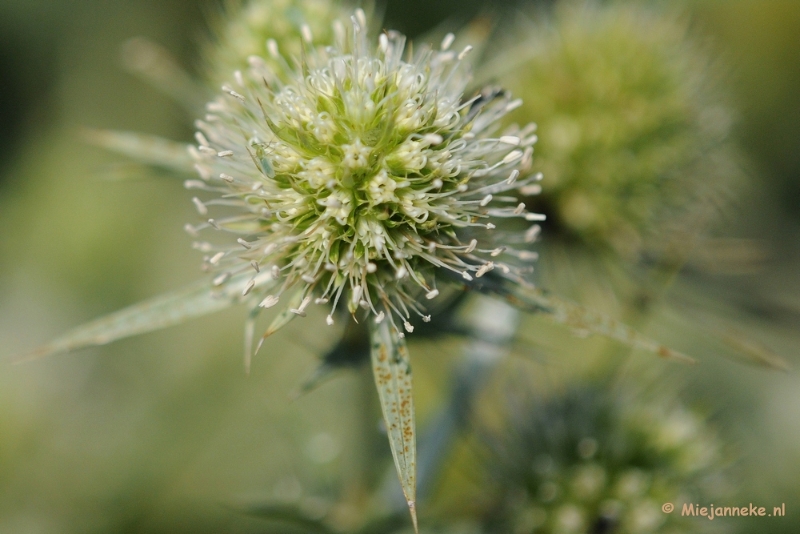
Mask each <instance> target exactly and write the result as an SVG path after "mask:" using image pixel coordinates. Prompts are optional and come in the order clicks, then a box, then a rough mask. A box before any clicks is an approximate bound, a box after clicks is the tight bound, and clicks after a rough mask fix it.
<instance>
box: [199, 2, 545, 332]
mask: <svg viewBox="0 0 800 534" xmlns="http://www.w3.org/2000/svg"><path fill="white" fill-rule="evenodd" d="M333 33H334V36H335V38H334V43H335V44H334V45H333V46H329V47H324V48H323V47H315V46H312V36H311V35H310V34H307V35H306V36H305V39H306V41H307V43H306V44H307V45H308V46H307V49H306V54H305V55H303V56H301V57H298V58H295V61H294V62H293V63H292V64H290V63H288V62H286V61H282V57H283V56H282V55H281V52H280V51H279V50H278V48H277V45H276V43H275V41H270V42H269V44H268V50H267V52H268V53H269V55H270V60H269V61H267V60H266V59H265V58H263V57H261V56H258V55H254V56H251V57H250V58H249V67H248V68H247V69H246V70H243V71H237V72H235V73H232V81H231V83H230V84H228V85H225V86H224V88H223V92H222V94H221V95H220V96H219V97H218V98H217V99H216V100H214V101H213V102H211V103H210V104H209V105H208V106H207V110H208V115H207V116H206V118H205V120H204V121H199V122H198V123H197V125H198V130H199V131H198V132H197V135H196V137H197V141H198V146H197V147H196V150H193V155H194V158H195V160H196V164H197V165H196V167H197V169H198V172H199V174H200V177H201V178H202V180H195V181H192V182H190V183H189V184H188V185H189V186H190V187H195V188H199V189H204V190H206V191H209V192H213V193H215V194H216V198H214V199H212V200H209V201H203V200H200V199H199V198H195V199H194V201H195V204H196V205H197V207H198V210H199V212H200V213H201V215H203V216H206V215H207V214H208V208H209V207H210V206H214V207H217V206H219V207H220V208H222V209H223V210H225V211H226V213H225V214H222V215H219V216H215V218H213V219H209V220H208V222H207V223H205V224H202V225H200V227H198V228H190V230H191V231H196V230H198V229H201V228H205V227H213V228H214V229H219V230H223V231H224V232H226V233H229V234H233V235H234V236H236V238H235V239H234V237H231V238H230V243H231V244H229V245H222V246H214V245H211V244H208V243H200V244H198V246H199V247H200V248H201V249H202V250H204V251H207V252H208V255H207V256H206V262H205V264H206V266H207V267H208V268H209V269H210V270H212V271H214V273H215V277H214V280H215V284H218V285H222V284H225V283H226V281H227V280H230V279H232V278H236V279H241V276H243V275H245V276H250V275H246V274H244V273H248V272H249V273H251V274H252V278H251V279H250V281H249V282H248V283H246V284H245V286H244V293H245V294H252V295H254V296H257V298H258V300H257V302H259V303H260V306H261V307H264V308H268V307H271V306H274V305H275V304H277V303H278V302H279V300H280V299H281V298H282V297H283V295H284V293H285V292H287V291H291V292H293V293H294V297H293V300H292V304H291V305H290V310H291V311H292V312H294V313H296V314H300V315H303V314H304V313H305V309H306V307H307V306H308V305H309V304H310V303H311V302H312V301H313V302H315V303H317V304H325V305H327V306H329V309H330V313H329V314H328V318H327V322H328V324H332V323H333V312H334V310H336V308H337V306H341V304H339V303H340V302H344V305H345V306H346V307H347V309H349V311H350V312H351V313H355V312H356V311H357V309H358V308H364V309H365V310H368V312H369V313H371V314H373V315H374V317H375V320H376V321H378V322H380V321H382V320H384V319H388V320H389V321H391V322H392V324H396V323H395V320H396V319H399V320H400V322H402V323H403V326H404V329H405V330H406V331H408V332H410V331H412V330H413V326H412V324H411V322H410V319H411V318H412V314H414V315H417V316H419V317H421V318H422V319H423V320H427V319H428V316H426V315H425V313H424V305H423V304H422V303H421V301H422V302H424V300H425V299H422V298H421V297H422V296H423V295H424V296H425V297H427V299H432V298H434V297H436V295H437V294H438V293H439V290H438V289H437V277H436V276H435V274H434V273H435V272H447V273H451V274H454V275H456V276H457V277H458V278H459V279H461V278H463V279H465V280H472V279H473V278H474V277H480V276H483V275H484V274H485V273H487V272H488V271H490V270H492V269H498V271H499V272H501V273H502V274H503V275H504V276H507V277H510V278H512V279H514V280H517V281H519V282H520V283H523V282H524V280H523V278H522V274H523V271H524V269H525V268H524V267H518V266H515V264H516V263H518V262H517V261H516V260H519V259H520V258H521V259H523V260H527V259H531V258H532V254H531V253H530V252H528V251H525V250H517V249H515V248H514V247H512V246H509V244H512V245H513V244H514V243H515V242H516V243H523V242H524V241H525V239H526V235H525V234H524V232H523V233H521V234H519V235H517V234H513V235H512V236H510V237H503V236H502V235H501V234H500V229H496V225H497V224H498V222H497V221H498V220H499V219H504V218H510V217H519V218H522V219H524V220H528V221H536V220H540V219H541V217H540V216H539V215H537V214H533V213H529V212H527V211H526V209H525V206H524V205H522V204H520V203H518V201H517V200H516V198H515V197H514V196H513V195H503V193H506V192H509V191H511V190H515V189H518V188H521V187H522V188H525V187H530V186H531V185H532V184H533V183H534V182H535V181H537V180H538V179H539V176H529V177H522V178H520V173H521V172H525V171H526V170H527V169H528V167H529V166H530V163H531V155H532V151H533V149H532V145H533V143H534V142H535V140H536V136H535V135H533V130H534V127H533V126H528V127H525V128H522V129H520V128H518V127H516V126H512V127H511V128H509V129H507V130H506V131H504V132H498V131H497V130H498V124H499V119H500V118H501V117H502V116H503V115H504V114H505V113H507V112H508V111H510V110H511V109H513V108H515V107H517V106H518V105H519V101H514V100H511V99H510V96H509V95H508V94H507V93H505V92H504V91H501V90H495V89H487V90H484V91H483V92H481V93H479V94H477V95H476V96H475V97H473V98H468V99H465V88H466V84H467V82H468V80H469V77H468V73H467V68H466V64H465V62H464V61H463V59H464V56H465V55H466V54H467V53H468V51H469V48H467V49H465V50H463V51H461V52H454V51H451V50H449V46H450V44H451V43H452V40H453V37H452V35H449V36H448V37H446V38H445V40H444V41H443V43H442V45H441V47H440V49H436V50H433V49H430V48H424V47H423V48H419V49H418V50H417V52H416V53H415V54H414V55H412V54H410V53H405V41H406V40H405V37H404V36H403V35H401V34H399V33H397V32H393V31H390V32H386V33H384V34H382V35H381V36H380V38H379V39H378V42H377V43H376V44H375V45H371V44H370V42H369V40H368V38H367V31H366V17H365V15H364V13H363V11H360V10H358V11H356V14H355V15H354V16H353V17H352V18H351V20H350V21H349V22H348V24H346V25H345V24H342V23H334V25H333ZM273 65H277V66H273ZM534 234H535V232H529V233H528V234H527V237H528V238H531V237H532V236H533V235H534ZM529 240H530V239H529ZM509 259H510V260H511V261H507V260H509ZM258 273H261V274H260V275H259V274H258ZM440 278H441V277H440ZM395 328H396V327H395ZM396 330H397V331H401V330H402V329H399V328H396Z"/></svg>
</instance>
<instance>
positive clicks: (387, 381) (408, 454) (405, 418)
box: [370, 321, 417, 531]
mask: <svg viewBox="0 0 800 534" xmlns="http://www.w3.org/2000/svg"><path fill="white" fill-rule="evenodd" d="M370 335H371V338H372V339H371V355H372V370H373V373H374V375H375V385H376V387H377V388H378V397H379V398H380V402H381V411H382V412H383V420H384V422H385V424H386V433H387V434H388V436H389V446H390V447H391V449H392V456H393V457H394V465H395V468H396V469H397V476H398V477H399V478H400V485H401V486H402V488H403V494H404V495H405V497H406V502H407V503H408V508H409V511H410V512H411V520H412V521H413V523H414V530H415V531H417V510H416V499H417V441H416V426H415V423H414V399H413V397H412V394H411V393H412V391H411V388H412V383H411V362H410V360H409V357H408V349H407V348H406V344H405V341H404V340H403V339H401V338H400V337H399V336H398V335H397V332H396V331H395V330H394V328H393V327H392V326H391V325H390V324H389V321H383V322H382V323H380V324H374V323H373V325H372V327H371V329H370Z"/></svg>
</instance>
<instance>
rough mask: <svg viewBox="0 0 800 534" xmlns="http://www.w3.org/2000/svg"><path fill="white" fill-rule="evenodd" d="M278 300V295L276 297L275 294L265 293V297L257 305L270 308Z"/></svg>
mask: <svg viewBox="0 0 800 534" xmlns="http://www.w3.org/2000/svg"><path fill="white" fill-rule="evenodd" d="M279 300H280V297H276V296H275V295H267V297H266V298H265V299H264V300H262V301H261V304H259V306H261V307H262V308H271V307H273V306H275V305H276V304H277V303H278V301H279Z"/></svg>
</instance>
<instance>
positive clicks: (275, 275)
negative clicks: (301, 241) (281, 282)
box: [270, 265, 281, 279]
mask: <svg viewBox="0 0 800 534" xmlns="http://www.w3.org/2000/svg"><path fill="white" fill-rule="evenodd" d="M270 273H271V274H272V278H275V279H278V278H280V276H281V269H280V267H278V266H277V265H273V266H272V269H270Z"/></svg>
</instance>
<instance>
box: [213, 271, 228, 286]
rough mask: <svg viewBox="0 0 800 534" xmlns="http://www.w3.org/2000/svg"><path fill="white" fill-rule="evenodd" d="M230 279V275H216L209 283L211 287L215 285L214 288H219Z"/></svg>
mask: <svg viewBox="0 0 800 534" xmlns="http://www.w3.org/2000/svg"><path fill="white" fill-rule="evenodd" d="M230 277H231V273H222V274H220V275H217V277H216V278H214V279H213V280H212V281H211V283H212V284H213V285H215V286H221V285H222V284H224V283H225V281H226V280H227V279H228V278H230Z"/></svg>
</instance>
